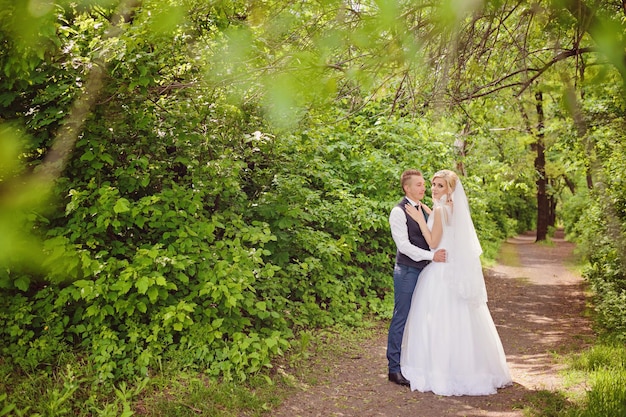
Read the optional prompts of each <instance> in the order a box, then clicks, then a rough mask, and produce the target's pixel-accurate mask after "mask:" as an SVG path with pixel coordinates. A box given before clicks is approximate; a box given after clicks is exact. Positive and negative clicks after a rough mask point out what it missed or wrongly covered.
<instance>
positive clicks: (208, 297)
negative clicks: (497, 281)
mask: <svg viewBox="0 0 626 417" xmlns="http://www.w3.org/2000/svg"><path fill="white" fill-rule="evenodd" d="M0 4H1V5H2V8H1V9H0V16H1V17H2V19H1V20H0V42H1V43H2V45H3V48H4V49H5V50H6V53H3V54H2V55H0V69H1V71H2V73H3V77H2V78H0V123H1V125H0V129H1V131H0V135H1V136H0V197H1V198H0V227H1V228H2V231H3V233H2V236H0V264H1V265H2V268H1V269H0V298H1V299H2V303H1V304H0V338H1V340H2V344H1V346H0V349H1V350H0V354H1V356H2V361H3V363H7V364H8V365H10V366H15V369H17V370H19V371H20V372H25V373H31V372H38V371H41V370H43V372H51V370H52V369H55V368H56V366H55V365H54V364H59V363H62V362H63V360H64V359H63V358H64V355H65V354H66V353H67V352H74V353H76V355H77V356H78V357H80V358H81V360H82V361H84V362H85V363H86V364H88V365H89V367H92V368H93V378H94V381H96V382H104V383H105V384H108V383H111V382H114V381H119V380H123V379H127V380H128V379H132V378H134V377H135V376H146V375H150V374H151V373H153V372H155V371H156V370H158V369H159V368H160V367H161V366H162V364H163V363H164V362H168V363H174V364H177V366H180V367H181V368H187V369H198V370H202V371H203V372H205V373H206V374H208V375H210V376H212V377H220V378H222V379H224V380H241V379H246V378H248V377H249V376H250V375H252V374H254V373H256V372H258V371H259V370H261V369H262V368H264V367H269V366H271V363H272V359H273V358H274V357H276V356H277V355H281V354H282V353H283V352H284V351H285V350H286V349H288V348H289V347H290V345H291V343H292V341H293V338H294V336H295V335H297V334H299V333H300V332H301V331H303V330H304V329H309V328H315V327H323V326H328V325H331V324H334V323H349V324H358V323H359V322H360V320H361V319H362V317H363V315H365V314H371V313H374V314H376V315H379V316H380V317H386V316H388V315H389V314H390V306H391V300H390V296H391V288H390V286H391V280H390V276H391V268H392V264H393V256H394V245H393V242H392V240H391V237H390V234H389V230H388V224H387V216H388V213H389V210H390V209H391V207H392V206H393V205H394V204H395V203H396V201H397V200H398V199H399V198H400V197H401V195H402V193H401V190H400V189H399V185H398V177H399V175H400V173H401V172H402V170H403V169H406V168H408V167H417V168H419V169H421V170H422V171H424V173H425V175H426V177H429V176H430V175H431V174H433V173H434V172H435V171H436V170H438V169H442V168H454V169H456V170H457V171H458V172H459V173H460V174H461V175H462V176H463V181H464V185H465V187H466V190H467V191H468V195H469V198H470V200H471V201H470V203H471V206H472V210H473V213H474V221H475V223H476V226H477V229H478V232H479V237H480V238H481V242H482V244H483V249H484V252H485V259H493V258H494V257H495V256H496V253H497V249H498V246H499V244H500V242H501V241H502V240H503V239H504V238H506V237H507V236H509V235H511V234H514V233H517V232H523V231H526V230H530V229H533V228H534V227H536V226H537V218H538V216H537V212H538V211H539V213H543V214H545V215H546V218H547V219H550V218H551V225H552V226H553V227H556V226H558V225H559V224H562V225H564V226H565V227H566V229H567V231H568V232H569V233H570V235H571V237H572V238H573V239H577V240H578V241H579V242H582V243H583V244H582V245H581V246H582V247H584V248H586V250H587V256H588V259H589V261H590V266H589V269H588V273H587V276H588V278H589V281H590V282H591V283H592V287H593V289H594V291H595V294H596V296H597V300H596V305H597V306H598V311H599V313H600V316H601V320H602V323H603V325H605V326H606V327H607V328H608V329H610V330H611V331H614V332H617V334H618V336H619V337H622V338H623V337H624V336H623V335H624V334H626V311H624V305H626V304H625V303H624V301H626V285H625V284H624V283H625V280H624V274H625V272H624V269H625V267H624V265H626V259H625V256H626V255H625V254H626V250H625V249H626V243H625V239H626V238H625V237H624V236H625V233H626V231H625V226H624V225H625V224H626V194H624V190H626V187H625V186H624V178H623V173H622V171H623V166H624V162H625V161H624V155H626V152H625V151H626V150H625V149H624V143H625V142H624V138H623V135H622V134H621V132H622V131H623V123H624V104H623V85H622V83H623V78H622V73H623V71H622V68H621V67H620V65H622V64H620V61H619V60H616V59H615V57H613V56H610V57H609V58H610V59H608V61H607V58H606V57H607V52H606V51H609V50H614V49H615V48H614V47H615V42H619V39H618V40H615V39H613V38H611V36H612V35H611V36H608V35H607V36H605V37H602V36H599V35H598V33H597V32H594V31H593V30H590V31H589V33H586V32H585V31H584V30H583V29H584V28H583V29H581V28H580V27H579V26H577V21H578V20H579V19H581V16H577V15H573V14H572V13H571V12H567V10H569V9H568V8H567V7H566V8H565V9H559V5H552V4H549V3H546V4H541V5H527V4H526V3H525V2H519V4H516V5H513V6H510V7H509V6H508V5H505V4H502V3H501V2H487V3H486V4H484V5H483V6H484V9H483V10H482V13H481V10H479V7H478V6H479V5H478V4H476V5H473V6H472V5H470V4H469V3H468V4H465V3H463V4H462V5H460V4H456V2H454V1H452V2H442V5H441V7H439V8H438V7H434V6H427V7H421V5H420V4H418V2H415V3H413V2H407V3H406V4H405V3H404V2H377V3H376V4H369V3H368V2H363V3H362V4H357V3H354V4H350V5H344V4H343V3H341V2H335V1H322V2H300V3H296V4H292V2H284V3H283V2H279V1H276V2H259V4H256V3H255V4H254V5H251V4H248V3H247V2H238V1H224V2H215V3H214V2H204V1H199V0H198V1H195V0H179V1H176V0H170V1H168V2H161V1H156V0H155V1H148V0H145V1H143V2H138V1H121V2H119V4H118V3H117V2H111V1H102V2H65V1H59V2H56V3H55V4H54V6H52V5H51V6H50V7H49V8H47V7H44V6H43V4H42V5H41V7H42V9H41V10H39V9H37V10H35V9H34V8H33V7H34V6H33V7H30V8H29V7H26V6H24V5H22V4H21V3H19V4H14V2H10V1H8V0H6V1H2V2H0ZM33 4H34V3H33ZM581 4H582V3H581ZM457 6H459V7H457ZM460 6H463V7H460ZM470 6H471V7H470ZM539 6H543V7H539ZM611 7H612V6H610V5H608V4H607V5H605V6H604V8H603V9H602V11H604V12H608V11H610V8H611ZM580 10H583V9H580ZM400 16H402V18H399V17H400ZM468 16H471V17H468ZM599 16H600V18H602V19H605V21H610V22H613V17H612V15H611V14H610V13H608V14H607V15H605V14H600V15H599ZM511 20H513V21H514V23H515V27H518V28H524V30H523V31H522V30H520V31H517V32H515V33H525V34H526V36H527V39H525V40H524V42H521V43H520V42H519V39H518V38H517V37H516V36H517V35H515V36H513V35H511V33H513V32H507V33H509V34H508V35H502V36H495V35H494V36H493V37H492V35H493V34H494V33H498V31H497V30H495V29H494V28H495V27H499V25H505V23H506V22H509V21H511ZM613 24H615V25H619V24H621V23H619V22H613ZM607 27H608V28H609V29H610V30H613V29H614V26H611V25H608V26H607ZM606 33H609V32H606ZM611 33H613V32H611ZM609 35H610V33H609ZM576 42H578V43H576ZM572 43H575V45H573V44H572ZM522 44H523V45H524V46H523V47H522V46H520V45H522ZM548 44H549V45H550V47H544V46H545V45H548ZM552 44H555V45H559V46H558V47H557V46H555V47H554V48H553V47H552V46H551V45H552ZM562 44H567V47H564V51H565V52H564V53H563V55H556V54H558V53H559V52H563V51H561V46H560V45H562ZM581 45H583V46H584V47H581ZM589 45H591V46H589ZM592 46H593V47H592ZM596 46H597V48H596ZM515 48H519V49H515ZM611 48H613V49H611ZM491 50H494V51H495V52H494V53H491V52H490V51H491ZM510 51H515V53H508V52H510ZM568 53H569V55H568ZM583 53H590V54H591V53H593V55H591V58H589V62H587V61H585V60H584V59H583ZM551 54H553V55H556V56H557V57H558V59H553V60H552V61H550V59H551V58H550V55H551ZM573 57H575V58H576V59H579V60H580V61H577V65H576V68H575V73H572V72H571V68H570V66H568V65H567V62H569V61H564V60H565V59H566V58H573ZM562 61H563V62H562ZM544 62H550V65H546V66H545V67H543V68H542V69H541V71H538V70H537V69H536V68H535V67H533V65H535V64H536V63H544ZM581 62H582V63H581ZM607 62H609V64H611V65H607ZM587 64H588V65H587ZM591 64H593V65H591ZM524 65H526V67H524ZM536 66H539V64H536ZM503 68H504V69H506V71H509V73H508V74H502V71H503ZM529 73H533V74H534V73H538V74H539V75H541V78H537V77H534V78H529V76H528V74H529ZM579 77H580V78H579ZM507 83H510V84H507ZM512 89H513V90H514V92H515V94H514V96H513V98H512V94H511V90H512ZM538 92H545V94H537V93H538ZM542 187H543V188H542ZM538 189H541V190H543V191H541V192H539V191H538ZM544 203H545V204H544ZM539 218H540V219H541V218H543V217H541V216H539ZM559 222H560V223H559Z"/></svg>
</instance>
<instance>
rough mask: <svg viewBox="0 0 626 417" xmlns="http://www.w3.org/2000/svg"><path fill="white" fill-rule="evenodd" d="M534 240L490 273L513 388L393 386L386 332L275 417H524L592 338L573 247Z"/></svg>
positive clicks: (518, 242) (514, 245) (507, 250)
mask: <svg viewBox="0 0 626 417" xmlns="http://www.w3.org/2000/svg"><path fill="white" fill-rule="evenodd" d="M534 240H535V236H534V235H533V234H526V235H521V236H518V237H516V238H513V239H509V241H508V242H507V243H505V244H504V246H503V252H502V253H503V254H506V255H505V256H503V257H502V259H503V261H502V263H506V264H497V265H495V266H494V267H493V268H491V269H489V270H487V271H485V280H486V283H487V291H488V293H489V308H490V311H491V314H492V316H493V319H494V321H495V323H496V325H497V327H498V332H499V333H500V337H501V339H502V343H503V345H504V350H505V352H506V354H507V361H508V364H509V367H510V369H511V374H512V376H513V381H514V384H513V386H511V387H508V388H505V389H502V390H500V391H499V392H498V394H496V395H491V396H480V397H469V396H464V397H441V396H437V395H434V394H432V393H420V392H411V391H410V390H409V389H408V388H405V387H400V386H398V385H395V384H392V383H390V382H388V381H387V374H386V372H387V369H386V364H387V361H386V358H385V349H386V328H385V327H384V326H381V328H380V329H379V330H378V331H377V332H376V336H375V337H373V338H372V339H370V340H368V341H366V342H365V343H363V344H362V345H361V346H359V347H355V348H354V349H353V350H352V349H349V350H348V351H346V353H345V354H344V355H343V356H341V357H337V358H335V360H334V361H333V363H330V364H325V365H324V370H323V371H322V372H321V374H322V375H321V377H320V379H319V380H318V384H316V385H315V386H302V387H301V388H300V389H299V390H298V392H297V393H296V394H295V395H294V396H293V397H292V398H290V399H288V400H287V401H286V402H285V403H283V405H282V406H281V407H280V408H279V409H277V410H274V412H272V416H273V417H311V416H320V417H331V416H332V417H337V416H355V417H356V416H358V417H368V416H385V417H395V416H398V417H399V416H423V417H439V416H467V417H469V416H494V417H496V416H497V417H523V415H524V414H523V411H522V410H521V408H522V407H523V406H524V405H525V404H527V403H528V399H529V394H532V393H534V392H538V391H544V392H554V391H556V390H557V389H559V388H561V387H563V386H564V385H563V381H562V380H561V378H560V375H559V365H558V364H557V363H556V361H555V360H554V353H557V354H567V353H571V352H577V351H579V350H581V349H582V348H583V347H584V345H585V341H586V340H588V338H589V337H590V336H591V334H592V332H591V330H590V323H589V321H588V320H587V319H586V318H584V317H583V310H584V307H585V296H584V293H583V288H582V284H583V283H582V279H581V277H580V276H577V275H576V274H575V273H573V272H572V271H571V270H569V269H568V268H567V266H566V264H567V261H568V259H569V258H570V257H571V255H572V251H573V249H574V246H573V244H571V243H569V242H566V241H564V240H563V239H562V235H558V234H557V236H556V237H555V239H554V240H553V241H554V245H552V246H549V245H538V244H535V243H534ZM569 389H574V388H571V387H570V388H569Z"/></svg>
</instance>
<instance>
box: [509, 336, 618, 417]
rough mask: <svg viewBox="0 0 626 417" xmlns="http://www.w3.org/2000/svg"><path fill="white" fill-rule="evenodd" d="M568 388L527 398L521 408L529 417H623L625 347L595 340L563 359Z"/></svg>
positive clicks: (538, 393)
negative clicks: (581, 388) (582, 388)
mask: <svg viewBox="0 0 626 417" xmlns="http://www.w3.org/2000/svg"><path fill="white" fill-rule="evenodd" d="M561 360H563V361H565V362H566V363H567V365H568V366H567V370H566V371H565V372H564V375H563V378H564V380H565V381H566V382H567V386H569V387H570V388H572V387H573V386H575V385H583V386H584V387H585V388H586V389H585V390H584V391H582V393H580V391H579V390H574V389H568V388H567V387H566V388H565V389H564V390H562V391H558V392H552V391H538V392H535V393H532V394H530V395H528V396H527V397H526V398H525V399H524V403H523V404H521V405H520V408H523V409H524V414H525V415H526V416H528V417H624V416H626V346H624V345H623V344H616V343H610V342H602V341H598V342H596V344H595V345H594V346H592V347H590V348H588V349H587V350H585V351H583V352H581V353H578V354H576V355H573V356H570V357H569V358H562V359H561Z"/></svg>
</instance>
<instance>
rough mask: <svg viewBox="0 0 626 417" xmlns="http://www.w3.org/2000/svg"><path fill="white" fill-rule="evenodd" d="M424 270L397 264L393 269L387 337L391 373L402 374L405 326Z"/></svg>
mask: <svg viewBox="0 0 626 417" xmlns="http://www.w3.org/2000/svg"><path fill="white" fill-rule="evenodd" d="M422 269H423V268H416V267H413V266H408V265H401V264H397V263H396V264H395V266H394V268H393V291H394V308H393V316H392V318H391V324H390V325H389V334H388V337H387V360H388V361H389V373H396V372H400V348H401V347H402V336H403V335H404V325H405V324H406V319H407V316H408V315H409V309H410V308H411V298H413V290H414V289H415V285H416V284H417V278H418V277H419V275H420V273H421V272H422Z"/></svg>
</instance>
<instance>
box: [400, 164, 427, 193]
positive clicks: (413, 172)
mask: <svg viewBox="0 0 626 417" xmlns="http://www.w3.org/2000/svg"><path fill="white" fill-rule="evenodd" d="M423 176H424V175H422V171H419V170H417V169H407V170H406V171H404V172H403V173H402V175H401V176H400V186H401V187H402V192H404V193H406V192H405V191H404V185H405V184H406V183H407V182H409V180H410V179H411V177H423Z"/></svg>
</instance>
